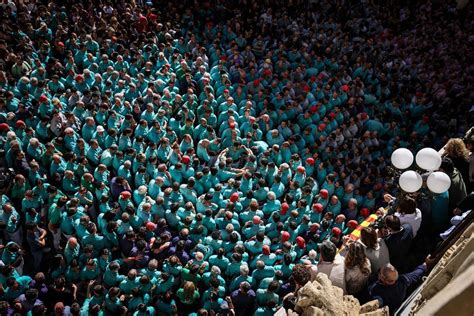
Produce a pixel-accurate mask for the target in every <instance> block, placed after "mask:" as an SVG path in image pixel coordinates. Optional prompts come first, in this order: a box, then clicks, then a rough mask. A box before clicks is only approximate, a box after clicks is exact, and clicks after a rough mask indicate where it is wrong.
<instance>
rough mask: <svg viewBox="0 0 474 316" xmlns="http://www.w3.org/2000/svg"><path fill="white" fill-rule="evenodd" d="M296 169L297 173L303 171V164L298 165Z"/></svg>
mask: <svg viewBox="0 0 474 316" xmlns="http://www.w3.org/2000/svg"><path fill="white" fill-rule="evenodd" d="M296 171H298V172H299V173H303V172H304V171H305V169H304V167H303V166H299V167H298V168H296Z"/></svg>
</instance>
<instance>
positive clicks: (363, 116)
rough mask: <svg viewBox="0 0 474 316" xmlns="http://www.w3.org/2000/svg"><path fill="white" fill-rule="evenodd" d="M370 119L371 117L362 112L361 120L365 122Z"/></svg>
mask: <svg viewBox="0 0 474 316" xmlns="http://www.w3.org/2000/svg"><path fill="white" fill-rule="evenodd" d="M368 117H369V115H367V113H365V112H362V114H361V115H360V118H361V119H363V120H365V119H366V118H368Z"/></svg>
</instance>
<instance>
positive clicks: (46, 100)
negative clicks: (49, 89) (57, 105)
mask: <svg viewBox="0 0 474 316" xmlns="http://www.w3.org/2000/svg"><path fill="white" fill-rule="evenodd" d="M38 101H39V102H48V97H47V96H45V95H44V94H43V95H41V96H40V97H39V99H38Z"/></svg>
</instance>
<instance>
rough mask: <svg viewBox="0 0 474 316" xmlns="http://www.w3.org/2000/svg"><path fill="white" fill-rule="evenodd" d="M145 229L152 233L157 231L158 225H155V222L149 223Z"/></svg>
mask: <svg viewBox="0 0 474 316" xmlns="http://www.w3.org/2000/svg"><path fill="white" fill-rule="evenodd" d="M145 227H146V230H148V231H150V232H151V231H154V230H155V229H156V224H155V223H153V222H148V223H146V225H145Z"/></svg>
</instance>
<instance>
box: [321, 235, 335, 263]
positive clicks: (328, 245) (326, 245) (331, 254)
mask: <svg viewBox="0 0 474 316" xmlns="http://www.w3.org/2000/svg"><path fill="white" fill-rule="evenodd" d="M336 252H337V248H336V245H335V244H333V243H332V242H330V241H329V240H325V241H323V242H322V243H321V244H319V253H320V254H321V257H322V259H323V260H324V261H328V262H333V261H334V258H335V257H336Z"/></svg>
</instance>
